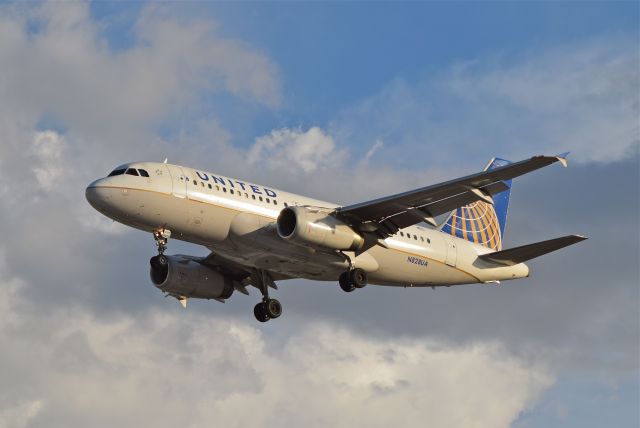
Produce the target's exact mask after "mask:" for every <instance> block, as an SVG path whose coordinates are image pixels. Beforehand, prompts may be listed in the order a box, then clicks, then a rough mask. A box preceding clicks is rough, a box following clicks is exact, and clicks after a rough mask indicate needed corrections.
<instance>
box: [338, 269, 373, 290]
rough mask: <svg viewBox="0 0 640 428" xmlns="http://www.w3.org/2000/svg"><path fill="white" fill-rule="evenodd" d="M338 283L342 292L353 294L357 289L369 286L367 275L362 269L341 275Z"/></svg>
mask: <svg viewBox="0 0 640 428" xmlns="http://www.w3.org/2000/svg"><path fill="white" fill-rule="evenodd" d="M338 283H339V284H340V288H342V290H344V291H346V292H347V293H351V292H352V291H353V290H355V289H356V288H362V287H364V286H365V285H367V273H366V272H365V271H364V270H362V269H360V268H355V269H351V270H349V271H347V272H343V273H342V274H340V277H339V278H338Z"/></svg>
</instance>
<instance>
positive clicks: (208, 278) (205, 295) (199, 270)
mask: <svg viewBox="0 0 640 428" xmlns="http://www.w3.org/2000/svg"><path fill="white" fill-rule="evenodd" d="M160 257H164V260H162V261H161V259H160ZM163 262H164V263H163ZM150 264H151V270H150V272H149V273H150V276H151V282H153V284H154V285H155V286H156V287H158V288H159V289H160V290H162V291H164V292H166V293H171V294H176V295H179V296H185V297H194V298H200V299H228V298H229V297H231V295H232V294H233V290H234V289H235V287H234V286H233V280H232V279H231V278H227V277H226V276H224V275H222V274H221V273H219V272H217V271H215V270H213V269H211V268H210V267H208V266H205V265H202V264H200V263H198V262H197V261H195V260H194V259H193V258H191V257H189V256H179V255H178V256H155V257H152V258H151V260H150Z"/></svg>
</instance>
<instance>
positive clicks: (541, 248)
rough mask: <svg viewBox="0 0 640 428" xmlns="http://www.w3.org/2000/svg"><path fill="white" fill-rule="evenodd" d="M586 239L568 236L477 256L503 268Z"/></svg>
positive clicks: (584, 237) (578, 236)
mask: <svg viewBox="0 0 640 428" xmlns="http://www.w3.org/2000/svg"><path fill="white" fill-rule="evenodd" d="M585 239H587V237H586V236H580V235H569V236H563V237H562V238H555V239H549V240H548V241H542V242H536V243H535V244H528V245H523V246H521V247H515V248H509V249H508V250H502V251H497V252H495V253H488V254H483V255H481V256H479V257H478V258H479V259H481V260H486V261H488V262H494V263H498V264H501V265H505V266H512V265H517V264H518V263H522V262H526V261H527V260H531V259H535V258H536V257H540V256H542V255H543V254H547V253H550V252H552V251H556V250H559V249H560V248H564V247H568V246H569V245H573V244H576V243H578V242H580V241H584V240H585Z"/></svg>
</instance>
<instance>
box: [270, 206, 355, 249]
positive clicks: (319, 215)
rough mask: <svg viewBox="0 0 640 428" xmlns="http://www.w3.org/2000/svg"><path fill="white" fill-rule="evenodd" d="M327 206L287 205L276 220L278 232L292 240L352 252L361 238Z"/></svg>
mask: <svg viewBox="0 0 640 428" xmlns="http://www.w3.org/2000/svg"><path fill="white" fill-rule="evenodd" d="M329 213H330V211H329V210H328V209H326V208H315V207H300V206H298V207H287V208H284V209H283V210H282V211H280V215H279V216H278V220H277V230H278V235H279V236H280V237H281V238H282V239H286V240H288V241H291V242H293V243H296V244H299V245H305V246H311V247H323V248H331V249H332V250H342V251H355V250H358V249H360V248H362V246H363V245H364V239H363V238H362V236H360V235H359V234H358V233H356V232H355V231H354V230H353V229H352V228H351V227H350V226H349V225H347V224H346V223H344V222H342V221H340V220H339V219H337V218H335V217H333V216H332V215H329Z"/></svg>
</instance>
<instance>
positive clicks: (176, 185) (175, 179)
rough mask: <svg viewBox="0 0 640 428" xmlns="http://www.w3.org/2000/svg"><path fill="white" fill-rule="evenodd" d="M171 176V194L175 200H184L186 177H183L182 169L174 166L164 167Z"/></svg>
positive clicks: (185, 195)
mask: <svg viewBox="0 0 640 428" xmlns="http://www.w3.org/2000/svg"><path fill="white" fill-rule="evenodd" d="M165 166H166V168H167V170H168V171H169V174H170V175H171V183H172V188H173V190H172V192H171V193H172V194H173V196H175V197H176V198H181V199H184V198H186V197H187V177H186V176H185V175H184V172H183V171H182V168H180V167H179V166H175V165H165Z"/></svg>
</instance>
